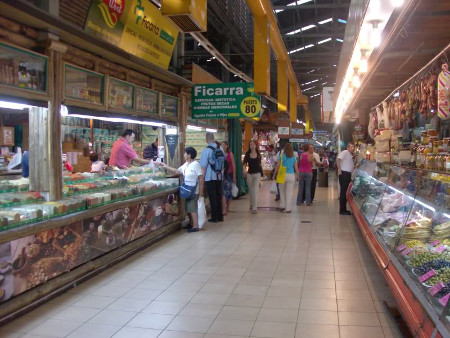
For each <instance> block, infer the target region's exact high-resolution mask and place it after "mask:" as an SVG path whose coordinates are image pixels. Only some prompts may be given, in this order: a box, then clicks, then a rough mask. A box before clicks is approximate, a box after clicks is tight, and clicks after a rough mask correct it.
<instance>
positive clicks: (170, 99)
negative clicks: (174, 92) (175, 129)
mask: <svg viewBox="0 0 450 338" xmlns="http://www.w3.org/2000/svg"><path fill="white" fill-rule="evenodd" d="M161 114H162V115H163V116H170V117H178V98H177V97H174V96H170V95H166V94H161Z"/></svg>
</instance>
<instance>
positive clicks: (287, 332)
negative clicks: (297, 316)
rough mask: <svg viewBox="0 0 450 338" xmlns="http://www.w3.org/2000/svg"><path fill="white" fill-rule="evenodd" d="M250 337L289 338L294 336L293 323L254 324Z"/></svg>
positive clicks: (267, 322) (266, 322)
mask: <svg viewBox="0 0 450 338" xmlns="http://www.w3.org/2000/svg"><path fill="white" fill-rule="evenodd" d="M251 336H252V337H276V338H289V337H292V338H293V337H294V336H295V324H294V323H280V322H269V321H264V322H259V321H257V322H256V323H255V326H254V327H253V330H252V333H251Z"/></svg>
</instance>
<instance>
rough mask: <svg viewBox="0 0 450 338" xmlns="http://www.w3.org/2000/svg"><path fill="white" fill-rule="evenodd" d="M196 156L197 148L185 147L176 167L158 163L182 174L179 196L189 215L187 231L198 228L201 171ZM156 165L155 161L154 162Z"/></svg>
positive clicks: (194, 230) (201, 183)
mask: <svg viewBox="0 0 450 338" xmlns="http://www.w3.org/2000/svg"><path fill="white" fill-rule="evenodd" d="M196 157H197V150H195V148H193V147H187V148H186V149H185V150H184V159H185V161H186V163H184V164H183V165H182V166H181V167H179V168H178V169H175V168H172V167H169V166H168V165H167V164H165V163H160V164H159V166H162V167H163V168H164V169H166V170H168V171H171V172H173V173H175V174H177V175H178V176H183V181H184V182H183V184H182V185H181V186H180V197H182V198H184V199H185V200H186V203H185V210H186V213H187V214H188V216H189V220H190V226H189V227H188V232H197V231H198V230H199V228H198V214H197V201H198V197H199V195H200V197H201V196H203V184H204V180H203V173H202V168H201V167H200V163H199V162H197V161H196V160H195V158H196ZM155 165H156V163H155Z"/></svg>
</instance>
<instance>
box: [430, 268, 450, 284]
mask: <svg viewBox="0 0 450 338" xmlns="http://www.w3.org/2000/svg"><path fill="white" fill-rule="evenodd" d="M435 273H436V274H435V275H434V276H433V277H431V278H430V279H428V280H427V281H426V284H427V285H430V286H431V285H434V284H436V283H437V282H442V283H447V282H449V281H450V268H442V269H439V270H436V271H435Z"/></svg>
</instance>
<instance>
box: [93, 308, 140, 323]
mask: <svg viewBox="0 0 450 338" xmlns="http://www.w3.org/2000/svg"><path fill="white" fill-rule="evenodd" d="M136 315H137V313H135V312H129V311H115V310H103V311H101V312H99V313H98V314H97V315H96V316H94V317H93V318H91V319H90V320H89V323H97V324H105V325H120V326H123V325H125V324H126V323H128V322H129V321H130V320H131V319H132V318H133V317H134V316H136Z"/></svg>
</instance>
